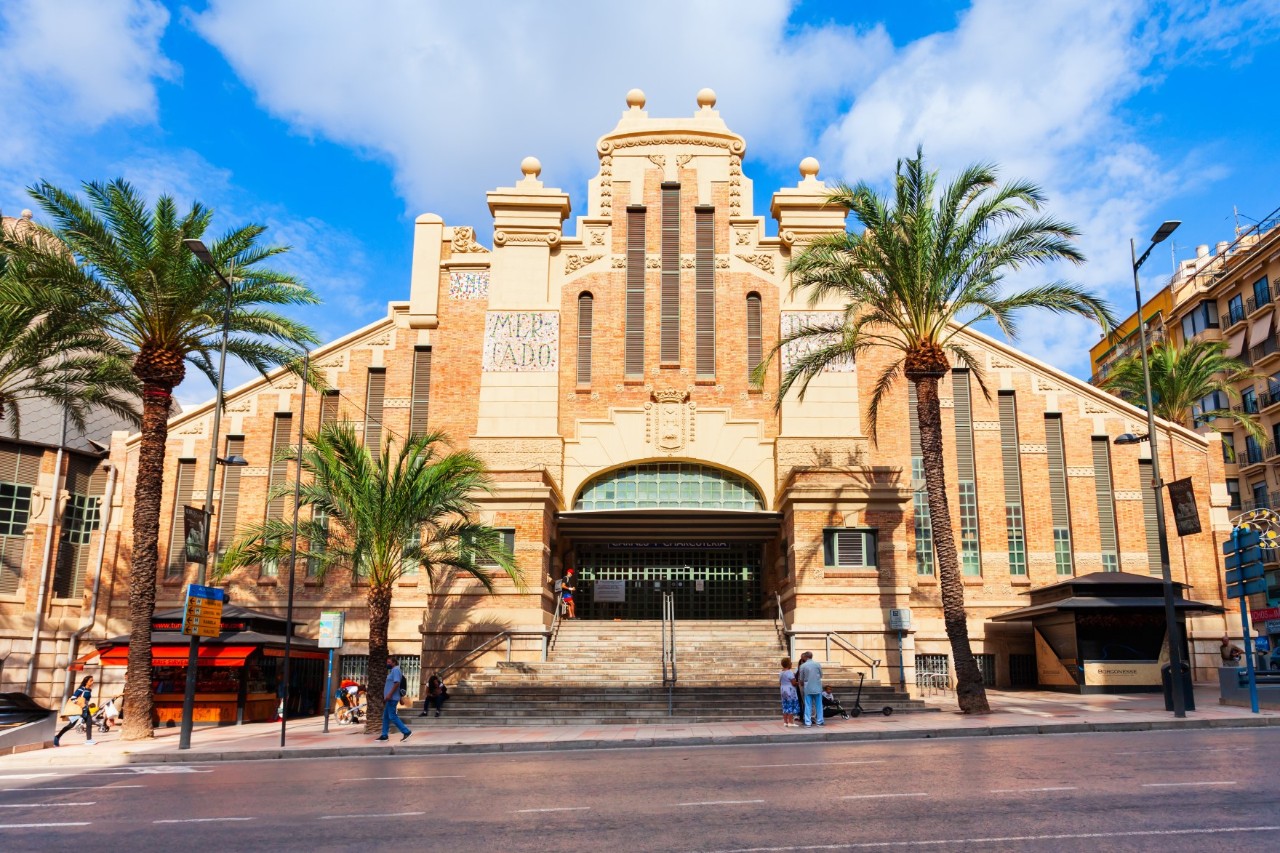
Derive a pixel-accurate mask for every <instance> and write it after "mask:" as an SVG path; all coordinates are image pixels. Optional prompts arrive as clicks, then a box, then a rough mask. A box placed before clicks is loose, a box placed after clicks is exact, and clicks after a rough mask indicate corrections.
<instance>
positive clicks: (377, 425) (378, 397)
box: [364, 367, 387, 460]
mask: <svg viewBox="0 0 1280 853" xmlns="http://www.w3.org/2000/svg"><path fill="white" fill-rule="evenodd" d="M386 390H387V371H386V369H385V368H381V367H370V368H369V384H368V388H367V390H366V391H365V395H364V446H365V447H367V448H369V453H370V455H372V456H373V458H374V459H375V460H376V459H377V458H378V457H379V456H380V455H381V453H382V404H383V401H384V399H385V395H386Z"/></svg>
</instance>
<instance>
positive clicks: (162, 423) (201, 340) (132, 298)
mask: <svg viewBox="0 0 1280 853" xmlns="http://www.w3.org/2000/svg"><path fill="white" fill-rule="evenodd" d="M84 191H85V194H86V195H87V196H88V201H87V202H85V201H83V200H81V198H80V197H78V196H77V195H75V194H74V193H69V192H66V191H64V190H61V189H59V188H58V187H55V186H53V185H52V184H49V183H40V184H38V185H37V186H35V187H32V188H31V189H30V190H29V192H30V193H31V196H32V197H33V198H34V199H35V200H36V202H37V203H38V204H39V206H40V207H41V209H42V210H43V211H44V212H45V214H46V215H47V216H48V217H49V218H50V219H51V220H52V222H53V226H52V228H50V229H48V230H45V231H42V232H41V234H40V236H39V237H38V238H37V239H35V240H31V241H28V242H27V243H26V244H25V246H23V247H19V250H18V252H17V255H16V257H17V258H18V259H19V260H20V263H21V266H22V274H23V280H24V281H26V282H27V283H28V284H30V285H31V286H33V287H39V288H43V290H44V291H45V292H46V293H48V292H53V293H58V294H60V295H61V298H62V304H61V305H60V306H59V308H60V310H62V309H65V310H80V311H82V312H84V314H85V316H87V317H92V318H93V319H94V321H95V322H96V323H98V324H99V327H100V328H101V329H102V330H103V332H104V333H105V334H106V335H108V336H110V337H111V338H112V339H114V340H115V341H117V342H119V344H121V345H122V346H124V347H125V348H126V349H127V351H128V353H129V357H130V361H131V367H132V370H133V374H134V376H136V377H137V380H138V382H139V383H140V385H141V387H142V436H141V444H140V448H139V451H138V471H137V480H136V485H135V487H134V505H133V551H132V554H131V559H130V573H129V574H130V578H129V619H130V623H131V624H130V629H129V668H128V671H127V673H126V675H125V690H124V700H125V703H126V704H127V706H128V708H129V713H128V714H127V715H126V717H125V725H124V737H125V738H126V739H130V740H135V739H141V738H148V737H151V734H152V732H151V714H152V708H153V704H152V697H151V616H152V613H153V612H154V610H155V598H156V568H157V565H158V563H159V560H160V554H159V547H158V541H159V534H160V498H161V495H162V494H163V491H164V460H165V441H166V439H167V438H168V431H169V428H168V419H169V413H170V411H171V407H172V405H173V390H174V388H176V387H177V386H178V385H179V384H180V383H181V382H182V380H183V377H184V376H185V375H186V364H187V363H188V362H189V363H191V364H193V365H194V366H195V367H196V368H197V369H198V370H199V371H200V372H201V373H203V374H204V375H205V376H207V377H208V378H209V380H210V381H211V382H214V383H216V382H217V381H218V377H217V369H216V367H215V366H214V361H213V358H212V355H213V353H214V352H215V351H216V350H217V348H218V345H219V343H220V340H221V335H222V315H223V306H224V304H225V301H226V296H225V291H224V289H223V286H222V284H221V283H220V282H219V281H218V279H217V278H216V277H215V276H214V274H213V273H212V272H211V271H210V270H209V269H208V268H206V267H205V266H204V265H202V264H201V263H200V262H199V261H197V260H196V258H195V257H194V256H192V255H191V253H190V252H189V251H188V250H187V248H186V247H185V246H184V245H183V243H182V241H183V240H185V239H188V238H202V237H203V236H204V234H205V232H206V230H207V229H208V228H209V224H210V222H211V220H212V218H213V211H212V210H210V209H209V208H207V207H205V206H204V205H202V204H200V203H198V202H196V203H194V204H192V206H191V209H190V210H189V211H188V212H187V213H186V214H185V215H179V212H178V208H177V204H176V203H175V201H174V199H173V198H172V197H170V196H168V195H162V196H160V198H158V199H157V200H156V202H155V205H154V207H151V208H148V206H147V204H146V202H145V200H144V199H143V198H142V197H141V196H140V195H139V194H138V192H137V191H136V190H134V188H133V187H132V186H130V185H129V184H128V183H127V182H125V181H124V180H122V179H118V180H115V181H111V182H110V183H105V184H104V183H86V184H84ZM265 230H266V228H265V227H264V226H262V225H246V226H244V227H241V228H237V229H234V230H232V231H228V232H226V233H225V234H224V235H222V237H220V238H219V239H216V240H214V241H213V243H212V245H211V246H210V253H211V254H212V256H213V258H214V261H215V262H216V263H217V265H218V266H219V267H221V268H223V269H227V268H229V267H231V266H232V265H234V267H235V275H234V281H233V282H232V284H233V288H232V295H231V302H232V310H231V317H230V323H229V328H230V332H231V338H230V342H229V344H228V346H227V351H228V352H229V353H231V354H232V355H233V356H235V357H238V358H240V359H241V360H242V361H244V362H246V363H248V364H249V365H251V366H253V367H254V368H256V369H257V370H259V371H261V372H265V371H266V370H268V369H270V368H272V367H275V366H277V365H280V364H285V363H288V362H290V361H292V360H294V359H295V358H296V356H297V353H298V350H299V348H300V347H303V346H307V345H310V344H313V343H315V342H317V338H316V336H315V334H314V333H313V332H312V331H311V329H309V328H308V327H307V326H305V325H303V324H302V323H299V322H297V321H295V320H292V319H289V318H288V317H285V316H283V315H282V314H280V313H278V312H276V311H274V310H272V307H273V306H283V305H310V304H314V303H316V302H317V301H318V300H317V298H316V296H315V294H314V293H312V292H311V290H310V288H308V287H306V286H305V285H304V284H302V283H301V282H299V281H298V280H297V279H296V278H294V277H293V276H291V275H289V274H287V273H283V272H279V271H276V270H272V269H269V268H266V267H264V266H263V262H264V261H267V260H269V259H270V258H273V257H275V256H277V255H280V254H282V253H283V252H285V251H287V248H286V247H282V246H264V245H261V243H260V242H259V238H260V237H261V236H262V234H263V232H264V231H265Z"/></svg>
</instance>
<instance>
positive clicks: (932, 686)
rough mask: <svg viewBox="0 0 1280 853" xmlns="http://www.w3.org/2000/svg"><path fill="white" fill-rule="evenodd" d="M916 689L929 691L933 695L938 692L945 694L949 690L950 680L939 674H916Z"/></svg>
mask: <svg viewBox="0 0 1280 853" xmlns="http://www.w3.org/2000/svg"><path fill="white" fill-rule="evenodd" d="M916 688H917V689H919V690H926V689H927V690H931V691H933V692H934V693H936V692H938V691H939V690H940V691H942V692H943V693H947V692H948V691H950V690H951V678H950V677H949V676H947V675H944V674H942V673H941V672H917V673H916Z"/></svg>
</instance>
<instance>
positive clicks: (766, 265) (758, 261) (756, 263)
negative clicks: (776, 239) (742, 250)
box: [738, 255, 773, 275]
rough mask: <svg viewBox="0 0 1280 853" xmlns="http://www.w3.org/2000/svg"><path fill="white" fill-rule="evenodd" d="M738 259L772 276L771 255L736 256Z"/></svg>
mask: <svg viewBox="0 0 1280 853" xmlns="http://www.w3.org/2000/svg"><path fill="white" fill-rule="evenodd" d="M738 259H739V260H743V261H746V262H747V263H749V264H751V266H753V267H758V268H760V269H761V270H764V271H765V272H767V273H769V274H770V275H773V255H738Z"/></svg>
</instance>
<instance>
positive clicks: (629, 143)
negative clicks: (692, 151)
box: [596, 135, 747, 163]
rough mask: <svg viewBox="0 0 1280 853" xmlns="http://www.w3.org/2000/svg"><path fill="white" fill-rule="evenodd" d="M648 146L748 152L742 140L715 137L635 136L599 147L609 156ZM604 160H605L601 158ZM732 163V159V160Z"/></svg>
mask: <svg viewBox="0 0 1280 853" xmlns="http://www.w3.org/2000/svg"><path fill="white" fill-rule="evenodd" d="M647 145H702V146H704V147H706V148H727V149H728V150H729V153H730V154H736V155H738V160H739V163H741V155H743V154H745V153H746V152H747V146H746V143H744V142H743V141H742V140H741V139H722V138H719V137H714V136H666V135H662V136H633V137H630V138H628V139H605V140H602V141H601V142H600V143H599V144H598V145H597V146H596V150H597V151H599V152H600V153H601V154H609V153H611V152H613V151H616V150H617V149H619V148H643V147H645V146H647ZM601 159H602V160H603V159H604V158H601ZM730 162H732V159H731V160H730Z"/></svg>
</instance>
